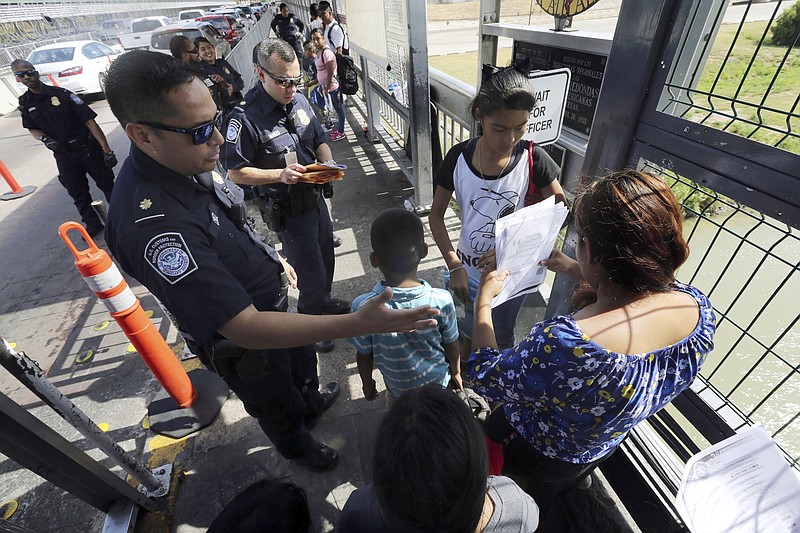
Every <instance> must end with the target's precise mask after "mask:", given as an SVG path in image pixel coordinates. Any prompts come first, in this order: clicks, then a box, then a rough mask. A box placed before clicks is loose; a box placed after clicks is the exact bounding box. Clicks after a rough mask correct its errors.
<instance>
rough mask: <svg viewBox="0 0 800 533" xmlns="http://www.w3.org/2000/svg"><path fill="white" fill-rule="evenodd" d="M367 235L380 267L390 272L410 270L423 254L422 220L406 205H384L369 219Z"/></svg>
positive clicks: (406, 271)
mask: <svg viewBox="0 0 800 533" xmlns="http://www.w3.org/2000/svg"><path fill="white" fill-rule="evenodd" d="M370 239H371V241H372V251H373V252H374V253H375V256H376V257H377V258H378V261H380V267H381V269H383V270H384V271H388V272H391V273H393V274H408V273H410V272H412V271H413V270H414V269H416V268H417V266H418V265H419V262H420V261H421V260H422V258H423V257H424V255H425V230H424V229H423V228H422V221H420V219H419V217H418V216H417V215H415V214H414V213H412V212H411V211H406V210H405V209H401V208H392V209H387V210H386V211H383V212H382V213H381V214H380V215H378V216H377V217H376V218H375V220H374V221H373V222H372V229H371V230H370Z"/></svg>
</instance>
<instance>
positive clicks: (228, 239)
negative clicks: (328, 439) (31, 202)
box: [106, 50, 436, 470]
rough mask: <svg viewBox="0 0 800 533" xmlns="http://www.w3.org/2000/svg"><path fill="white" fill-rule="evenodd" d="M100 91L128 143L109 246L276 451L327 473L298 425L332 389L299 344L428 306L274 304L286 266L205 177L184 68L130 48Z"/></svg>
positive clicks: (194, 86) (205, 132)
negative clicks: (308, 311)
mask: <svg viewBox="0 0 800 533" xmlns="http://www.w3.org/2000/svg"><path fill="white" fill-rule="evenodd" d="M106 95H107V98H108V102H109V104H110V106H111V110H112V112H113V113H114V115H115V116H116V117H117V119H118V120H119V121H120V123H121V124H122V126H123V128H124V129H125V132H126V134H127V135H128V137H129V138H130V139H131V153H130V156H129V157H128V159H127V160H126V161H125V163H124V164H123V166H122V169H121V171H120V175H119V180H118V184H117V187H116V189H115V191H114V196H113V198H112V201H111V207H110V209H109V215H108V231H107V239H106V240H107V242H108V246H109V249H110V250H111V252H112V253H113V254H114V256H115V258H116V259H117V261H118V262H119V264H120V266H121V267H122V268H123V269H124V270H125V271H126V272H127V273H128V274H130V275H132V276H133V277H134V278H136V279H137V280H139V281H140V282H141V283H142V284H143V285H145V286H146V287H147V288H148V289H149V290H150V292H152V293H153V294H154V295H155V296H156V297H157V298H158V299H159V300H160V301H161V302H162V303H163V304H164V306H165V307H166V308H167V309H168V310H169V311H170V313H171V314H172V315H174V317H175V319H176V320H177V322H178V324H179V329H180V331H181V332H182V334H183V335H184V337H185V338H186V339H187V342H188V343H189V344H190V347H192V349H193V351H194V350H196V351H195V353H198V354H199V355H200V356H201V358H202V360H203V362H204V363H205V364H206V365H207V366H209V367H210V368H211V369H212V370H215V371H216V372H218V373H219V374H220V375H221V376H222V377H223V379H225V381H226V382H227V383H228V385H229V386H230V387H231V389H232V390H233V391H234V392H236V394H237V396H238V397H239V398H240V399H241V400H242V402H243V403H244V406H245V409H246V410H247V412H248V413H250V414H251V415H252V416H253V417H254V418H256V419H257V420H258V422H259V424H260V426H261V428H262V429H263V431H264V433H266V434H267V436H268V437H269V438H270V440H271V441H272V442H273V444H274V445H275V447H276V449H277V450H278V452H280V453H281V454H282V455H283V456H284V457H286V458H290V459H293V460H295V461H296V462H297V463H298V464H300V465H302V466H304V467H306V468H309V469H312V470H327V469H331V468H334V467H335V466H336V463H337V460H338V455H337V452H336V451H335V450H333V449H331V448H329V447H327V446H325V445H324V444H322V443H320V442H317V441H316V440H314V438H313V437H312V436H311V434H310V433H309V431H308V428H309V427H310V426H312V425H313V424H314V423H315V421H316V419H317V418H318V417H319V416H320V414H321V413H322V412H323V411H325V410H326V409H328V408H329V407H330V406H331V404H332V403H333V402H334V401H335V399H336V397H337V396H338V394H339V387H338V385H336V384H335V383H331V384H329V385H328V386H326V387H325V388H323V390H322V391H319V390H318V389H317V387H318V377H317V373H316V372H317V370H316V362H317V361H316V353H315V352H314V349H313V347H312V346H310V345H309V344H310V343H313V342H316V341H318V340H321V339H325V338H331V337H335V336H339V335H342V336H352V335H361V334H365V333H374V332H379V331H396V330H407V329H412V328H421V327H430V326H431V325H432V322H433V321H432V320H430V319H429V318H428V317H430V316H432V315H434V314H436V312H435V310H431V309H429V308H425V307H422V308H418V309H414V310H410V311H408V312H407V313H405V314H401V313H403V312H401V311H397V310H390V309H388V308H387V307H386V306H385V305H384V304H385V302H386V301H388V298H389V297H391V292H390V291H388V292H387V293H386V294H384V295H382V296H381V297H377V298H375V300H376V301H375V303H374V304H372V305H370V306H369V308H368V309H366V311H364V312H363V313H362V312H358V313H356V314H353V315H341V316H324V317H319V316H307V315H301V314H297V313H286V312H284V311H285V310H286V299H285V283H283V282H282V276H281V273H282V272H283V273H285V274H286V277H287V279H288V282H289V283H292V284H294V283H296V276H295V274H294V270H293V269H292V268H291V266H289V265H288V263H285V262H284V261H283V260H282V259H281V258H280V257H279V256H278V255H277V253H276V252H275V250H274V249H273V248H271V247H269V246H267V245H265V244H264V243H263V242H262V241H261V240H260V239H259V238H258V237H257V236H256V235H255V233H253V231H252V229H251V228H250V227H249V226H248V224H247V223H246V220H247V216H246V212H245V210H244V205H243V202H242V191H241V189H240V188H239V187H238V186H236V185H235V184H234V183H233V182H231V181H228V180H227V179H225V178H223V177H222V176H221V175H220V174H218V173H216V172H214V169H215V168H216V166H217V162H218V160H219V150H220V145H221V144H222V143H223V141H224V140H223V137H222V135H221V134H220V133H219V130H218V126H219V124H220V120H221V113H220V111H219V110H217V108H216V106H215V105H214V102H213V100H212V98H211V96H210V95H209V93H208V91H207V90H206V88H205V86H204V84H203V83H202V81H201V80H200V79H199V77H198V76H197V74H196V73H195V72H194V70H192V69H191V68H190V67H188V66H187V65H185V64H183V63H181V62H179V61H176V60H175V59H173V58H171V57H169V56H166V55H164V54H160V53H158V52H148V51H142V50H136V51H132V52H128V53H127V54H124V55H123V56H121V57H120V58H118V59H117V60H116V61H115V62H114V63H113V64H112V66H111V68H110V69H109V73H108V78H107V84H106ZM370 303H371V302H370ZM365 307H367V306H365Z"/></svg>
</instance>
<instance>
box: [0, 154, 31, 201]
mask: <svg viewBox="0 0 800 533" xmlns="http://www.w3.org/2000/svg"><path fill="white" fill-rule="evenodd" d="M0 174H2V176H3V179H4V180H6V183H7V184H8V186H9V187H10V188H11V192H7V193H5V194H2V195H0V200H15V199H17V198H22V197H23V196H28V195H29V194H31V193H32V192H33V191H35V190H36V187H34V186H33V185H26V186H25V187H20V186H19V183H17V180H15V179H14V176H12V175H11V171H10V170H8V167H7V166H5V164H4V163H3V162H2V161H0Z"/></svg>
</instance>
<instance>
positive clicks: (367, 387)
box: [350, 208, 463, 407]
mask: <svg viewBox="0 0 800 533" xmlns="http://www.w3.org/2000/svg"><path fill="white" fill-rule="evenodd" d="M370 239H371V241H372V252H370V254H369V261H370V264H371V265H372V266H373V267H376V268H378V269H380V271H381V274H383V278H384V281H379V282H378V283H377V284H376V285H375V287H374V288H373V289H372V291H371V292H368V293H366V294H362V295H361V296H359V297H358V298H356V299H355V300H354V301H353V309H352V312H354V313H355V312H357V311H358V310H359V309H360V308H361V306H363V305H364V303H366V302H367V301H368V300H369V299H371V298H374V297H376V296H378V295H379V294H381V293H383V291H385V290H386V287H391V288H392V295H393V296H392V299H391V301H390V302H389V303H388V305H389V306H390V307H392V308H394V309H407V308H411V307H417V306H419V305H422V304H426V305H430V306H431V307H434V308H436V309H439V311H440V312H441V315H439V316H440V318H439V325H438V327H436V328H430V329H428V330H424V331H414V332H411V333H397V334H394V333H390V334H373V335H363V336H360V337H354V338H352V339H350V343H351V344H352V345H353V347H355V349H356V352H357V353H356V362H357V364H358V373H359V375H360V376H361V385H362V390H363V392H364V397H365V398H366V399H367V400H370V401H371V400H374V399H375V398H377V397H378V391H377V389H376V385H375V380H374V379H373V378H372V368H373V365H374V366H377V367H378V369H379V370H380V371H381V374H383V380H384V382H385V383H386V405H387V406H388V407H391V405H392V404H393V403H394V402H395V401H396V400H397V398H399V397H400V396H401V395H402V394H403V393H405V392H406V391H409V390H411V389H414V388H417V387H421V386H422V385H426V384H428V383H435V384H437V385H439V386H441V387H447V386H448V385H449V384H450V380H451V379H452V380H453V382H454V387H455V388H458V389H461V388H463V387H462V384H461V366H460V356H459V352H458V326H457V325H456V309H455V306H454V305H453V298H452V297H451V296H450V293H448V292H447V291H446V290H443V289H435V288H433V287H431V286H430V285H429V284H428V282H427V281H425V280H423V279H419V278H418V277H417V267H419V262H420V261H421V260H422V258H423V257H425V256H427V255H428V245H427V244H425V230H424V229H423V227H422V222H421V221H420V219H419V217H418V216H417V215H416V214H414V213H412V212H410V211H406V210H405V209H400V208H395V209H387V210H386V211H384V212H383V213H381V214H380V215H378V216H377V217H376V218H375V220H374V221H373V222H372V229H371V230H370Z"/></svg>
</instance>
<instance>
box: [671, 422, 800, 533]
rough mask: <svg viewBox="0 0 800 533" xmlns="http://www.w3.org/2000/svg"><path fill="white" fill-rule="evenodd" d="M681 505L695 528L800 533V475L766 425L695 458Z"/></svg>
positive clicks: (702, 532)
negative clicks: (791, 466) (783, 453)
mask: <svg viewBox="0 0 800 533" xmlns="http://www.w3.org/2000/svg"><path fill="white" fill-rule="evenodd" d="M676 506H677V509H678V512H679V513H680V515H681V518H683V520H684V522H685V523H686V525H687V526H688V527H689V529H690V530H691V531H692V533H800V480H798V478H797V475H796V474H795V473H794V471H793V470H792V469H791V468H790V467H789V464H788V463H787V461H786V459H785V458H784V456H783V455H782V454H781V452H780V450H779V449H778V446H777V445H776V444H775V442H774V441H773V440H772V438H771V437H770V436H769V433H767V431H766V430H765V429H764V428H763V427H762V426H753V427H750V428H747V429H744V430H742V431H741V432H739V433H737V434H736V435H734V436H733V437H729V438H727V439H725V440H724V441H722V442H720V443H718V444H715V445H714V446H711V447H710V448H708V449H706V450H703V451H702V452H700V453H698V454H697V455H695V456H694V457H692V458H691V459H689V461H688V462H687V463H686V469H685V470H684V472H683V479H682V480H681V487H680V489H679V490H678V496H677V501H676Z"/></svg>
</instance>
